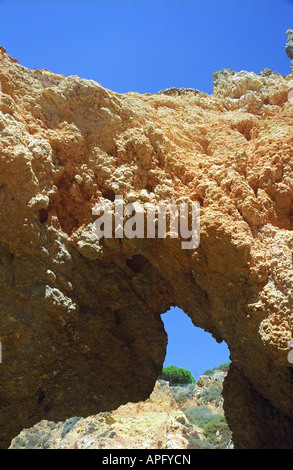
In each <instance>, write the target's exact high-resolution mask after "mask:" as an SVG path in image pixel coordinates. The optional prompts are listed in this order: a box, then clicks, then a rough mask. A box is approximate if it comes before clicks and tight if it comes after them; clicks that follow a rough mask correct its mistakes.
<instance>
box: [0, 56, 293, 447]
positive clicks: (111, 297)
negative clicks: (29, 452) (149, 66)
mask: <svg viewBox="0 0 293 470" xmlns="http://www.w3.org/2000/svg"><path fill="white" fill-rule="evenodd" d="M0 64H1V68H0V81H1V87H2V96H1V106H0V132H1V134H0V203H1V212H0V279H1V291H0V304H1V315H0V341H1V344H2V363H1V364H0V368H1V384H0V399H1V413H0V437H1V445H2V446H3V447H5V446H6V447H7V446H8V445H9V443H10V441H11V439H12V438H13V437H14V436H16V435H17V434H18V433H19V432H20V431H21V430H22V429H23V428H27V427H30V426H32V425H34V424H35V423H37V422H39V421H40V420H42V419H45V420H49V421H52V420H53V421H59V420H66V419H69V418H71V417H72V416H83V417H85V416H89V415H92V414H96V413H98V412H104V411H109V410H113V409H115V408H116V407H118V406H120V405H122V404H125V403H127V402H130V401H131V402H138V401H141V400H145V399H146V398H148V397H149V395H150V394H151V392H152V389H153V387H154V384H155V381H156V378H157V377H158V375H159V374H160V372H161V368H162V364H163V361H164V357H165V350H166V344H167V338H166V333H165V331H164V327H163V323H162V320H161V317H160V315H161V314H162V313H164V312H166V311H167V310H168V309H169V307H170V306H171V305H177V306H178V307H180V308H182V309H183V310H184V311H185V313H186V314H187V315H189V316H190V318H191V319H192V321H193V323H194V325H196V326H198V327H201V328H203V329H205V330H206V331H208V332H210V333H211V334H212V335H213V336H214V338H215V339H216V340H217V341H219V342H220V341H222V340H224V341H226V343H227V344H228V346H229V349H230V353H231V360H232V366H231V367H230V370H229V373H228V376H227V378H226V380H225V382H224V407H225V412H226V417H227V420H228V423H229V426H230V427H231V429H232V431H233V442H234V444H235V447H240V448H241V447H242V448H249V447H256V448H260V447H264V448H273V447H292V444H293V437H292V436H293V432H292V431H293V426H292V422H293V421H292V420H293V405H292V385H293V373H292V364H291V363H290V362H289V361H288V353H289V350H290V348H289V347H288V342H289V341H290V340H291V339H292V312H293V299H292V285H293V266H292V248H293V235H292V228H293V218H292V217H293V204H292V202H293V178H292V174H293V154H292V148H293V146H292V144H293V133H292V119H293V107H292V102H291V101H290V100H289V97H288V90H289V88H288V85H289V82H290V78H291V77H290V76H282V75H279V74H274V73H272V72H271V71H268V70H267V69H266V70H265V71H263V73H260V74H259V75H257V74H255V73H252V72H245V71H242V72H239V73H236V72H234V71H231V70H227V69H224V70H222V71H220V72H217V73H216V74H215V75H214V92H213V94H212V95H208V94H206V93H202V92H198V91H197V90H190V89H179V90H177V89H173V90H172V89H171V90H167V91H166V90H163V91H162V92H161V93H157V94H154V95H151V94H149V93H147V94H144V95H140V94H138V93H126V94H119V93H115V92H113V91H110V90H107V89H105V88H103V87H102V86H101V85H99V84H98V83H96V82H94V81H92V80H84V79H82V78H79V77H76V76H69V77H65V76H64V75H56V74H54V73H52V72H50V71H48V70H34V71H32V70H28V69H27V68H25V67H23V66H22V65H20V64H18V62H17V60H15V59H12V58H11V57H10V56H9V55H7V54H6V52H5V50H4V49H3V48H2V49H1V50H0ZM115 195H122V196H123V198H124V201H125V202H126V203H127V202H130V201H133V200H137V201H140V202H141V203H142V204H145V205H146V204H155V203H159V202H162V203H164V202H171V201H173V202H174V203H177V204H179V203H180V202H184V201H185V202H188V204H191V203H192V202H198V203H199V204H200V229H201V230H200V244H199V246H198V247H197V248H194V249H182V247H181V240H180V239H179V238H178V239H176V238H170V237H166V238H162V239H158V238H153V239H150V238H133V239H129V238H126V237H123V238H114V237H113V238H103V239H101V240H99V241H98V240H97V239H96V238H95V237H93V234H92V225H93V224H94V222H95V220H96V216H95V215H93V207H94V206H95V204H96V203H101V202H107V203H108V204H111V203H112V202H113V201H114V199H115ZM191 354H194V352H192V351H191ZM195 354H196V352H195Z"/></svg>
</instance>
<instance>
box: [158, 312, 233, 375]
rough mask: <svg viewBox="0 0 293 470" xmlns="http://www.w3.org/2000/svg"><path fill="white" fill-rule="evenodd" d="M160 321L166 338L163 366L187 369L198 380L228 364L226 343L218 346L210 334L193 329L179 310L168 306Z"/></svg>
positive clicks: (228, 352) (190, 322)
mask: <svg viewBox="0 0 293 470" xmlns="http://www.w3.org/2000/svg"><path fill="white" fill-rule="evenodd" d="M162 320H163V323H164V327H165V330H166V333H167V336H168V345H167V351H166V356H165V362H164V364H163V367H166V366H169V365H174V366H177V367H180V368H183V369H187V370H189V371H190V372H191V374H192V375H193V377H194V378H195V379H196V380H197V379H198V377H199V376H200V375H202V374H203V373H204V372H205V371H206V370H211V369H213V368H215V367H218V366H219V365H222V364H225V363H227V362H230V351H229V349H228V346H227V344H226V343H225V341H222V342H221V343H217V341H216V340H215V339H214V338H213V336H212V335H211V334H210V333H207V332H206V331H204V330H203V329H202V328H199V327H195V326H194V324H193V323H192V321H191V320H190V318H189V317H188V316H187V315H186V314H185V313H184V312H183V310H181V309H180V308H178V307H171V309H170V310H168V311H167V312H166V313H164V314H163V315H162Z"/></svg>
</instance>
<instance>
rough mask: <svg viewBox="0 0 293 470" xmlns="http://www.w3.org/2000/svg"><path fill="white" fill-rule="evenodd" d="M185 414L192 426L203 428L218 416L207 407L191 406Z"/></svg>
mask: <svg viewBox="0 0 293 470" xmlns="http://www.w3.org/2000/svg"><path fill="white" fill-rule="evenodd" d="M184 414H185V416H186V417H187V419H188V420H189V422H190V423H191V424H196V425H197V426H200V427H201V428H203V427H204V426H205V425H206V424H207V423H208V422H209V421H212V420H213V419H216V417H217V416H218V415H215V414H214V413H213V412H212V410H210V408H209V407H208V406H206V405H200V406H195V407H194V406H190V407H188V408H186V409H185V410H184Z"/></svg>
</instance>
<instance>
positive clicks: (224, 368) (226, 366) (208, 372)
mask: <svg viewBox="0 0 293 470" xmlns="http://www.w3.org/2000/svg"><path fill="white" fill-rule="evenodd" d="M230 364H231V362H225V364H221V365H220V366H218V367H215V368H214V369H207V370H206V371H205V372H204V373H203V375H212V374H213V373H214V372H215V371H216V370H221V371H223V372H228V370H229V367H230Z"/></svg>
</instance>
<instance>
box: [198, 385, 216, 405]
mask: <svg viewBox="0 0 293 470" xmlns="http://www.w3.org/2000/svg"><path fill="white" fill-rule="evenodd" d="M199 398H200V400H201V401H203V402H204V403H211V402H213V403H215V405H219V403H220V401H221V399H222V387H217V386H216V385H210V386H209V387H203V389H202V390H201V392H200V395H199Z"/></svg>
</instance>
